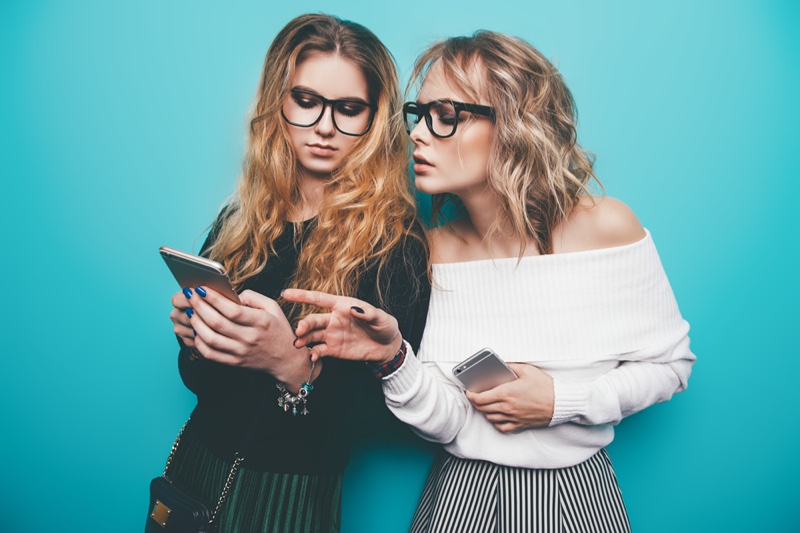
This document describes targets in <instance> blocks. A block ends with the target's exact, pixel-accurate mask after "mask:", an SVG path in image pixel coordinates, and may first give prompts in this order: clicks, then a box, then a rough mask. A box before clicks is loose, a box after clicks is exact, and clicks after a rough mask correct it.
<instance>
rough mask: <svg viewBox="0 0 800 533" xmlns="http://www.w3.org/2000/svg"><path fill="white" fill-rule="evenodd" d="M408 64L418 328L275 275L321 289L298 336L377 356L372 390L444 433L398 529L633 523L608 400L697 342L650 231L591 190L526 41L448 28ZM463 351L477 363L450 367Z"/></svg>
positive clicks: (666, 382) (316, 344) (559, 83)
mask: <svg viewBox="0 0 800 533" xmlns="http://www.w3.org/2000/svg"><path fill="white" fill-rule="evenodd" d="M413 79H415V80H420V81H421V82H422V83H421V87H420V88H419V96H418V100H417V101H415V102H407V103H406V104H405V105H404V109H403V111H404V116H405V120H406V125H407V129H408V131H409V133H410V136H411V141H412V143H413V144H414V172H415V178H416V185H417V188H418V189H419V190H421V191H423V192H426V193H428V194H431V195H433V206H434V216H433V218H434V221H435V222H436V223H437V224H438V226H439V227H437V228H435V229H434V230H433V231H431V233H430V239H431V258H432V279H433V291H432V294H431V300H430V309H429V313H428V318H427V322H426V324H425V333H424V336H423V339H422V343H421V347H420V349H419V351H418V352H417V355H416V357H414V356H412V355H411V351H410V350H408V351H407V353H406V355H405V357H400V358H399V359H402V361H400V360H398V358H397V357H395V355H394V354H395V353H396V352H397V345H398V343H401V342H402V340H401V339H402V334H401V333H400V331H399V330H398V328H397V321H396V319H395V318H394V317H391V316H390V315H388V314H387V313H386V312H385V311H383V310H380V309H377V308H375V307H372V306H370V305H368V304H367V303H365V302H359V301H358V300H356V299H353V298H347V297H341V296H333V295H329V294H325V293H320V292H313V291H304V290H295V289H290V290H287V291H284V298H286V299H287V300H291V301H294V302H303V303H306V304H313V305H317V306H320V307H325V308H329V309H330V312H327V313H321V314H313V315H309V316H307V317H306V318H304V319H303V320H301V321H300V323H299V324H298V327H297V329H296V330H295V332H296V333H297V335H298V336H299V339H298V343H297V344H298V345H301V344H302V345H307V346H311V345H312V344H313V348H312V357H314V358H316V357H318V356H334V357H340V358H344V359H362V360H368V361H373V362H375V363H376V364H377V363H382V362H383V361H387V360H389V361H392V365H391V371H390V372H387V373H386V375H385V376H384V377H383V391H384V394H385V396H386V403H387V405H388V406H389V408H390V409H391V410H392V411H393V412H394V413H395V415H396V416H397V417H398V418H399V419H401V420H403V421H404V422H406V423H408V424H410V425H411V426H412V427H413V429H414V430H415V431H416V432H417V433H418V434H419V435H421V436H422V437H423V438H425V439H428V440H431V441H434V442H438V443H441V444H443V445H444V452H443V453H442V454H441V456H440V457H439V458H438V459H437V461H436V463H435V464H434V466H433V469H432V470H431V473H430V475H429V478H428V481H427V484H426V486H425V489H424V491H423V494H422V496H421V498H420V501H419V504H418V507H417V511H416V514H415V516H414V519H413V524H412V527H411V530H412V531H414V532H450V531H470V532H473V533H480V532H497V531H501V532H523V531H529V532H534V531H535V532H561V531H604V532H605V531H630V525H629V522H628V517H627V512H626V510H625V505H624V503H623V500H622V497H621V491H620V488H619V485H618V483H617V478H616V475H615V474H614V470H613V467H612V466H611V462H610V460H609V457H608V454H607V453H606V451H605V446H607V445H608V444H609V443H611V441H612V440H613V437H614V426H615V425H616V424H617V423H619V421H620V420H621V419H622V418H623V417H625V416H628V415H631V414H633V413H636V412H638V411H640V410H642V409H644V408H646V407H648V406H650V405H652V404H654V403H656V402H663V401H666V400H668V399H670V398H671V397H672V395H673V394H675V393H677V392H680V391H682V390H684V389H685V388H686V386H687V381H688V378H689V374H690V372H691V367H692V364H693V362H694V360H695V356H694V355H693V354H692V352H691V351H690V349H689V338H688V330H689V326H688V324H687V323H686V321H685V320H683V318H682V317H681V315H680V312H679V310H678V306H677V304H676V302H675V298H674V296H673V294H672V290H671V288H670V286H669V282H668V280H667V278H666V275H665V273H664V270H663V268H662V266H661V263H660V261H659V258H658V254H657V252H656V249H655V246H654V244H653V240H652V238H651V236H650V233H649V232H647V231H646V230H645V229H644V228H643V227H642V226H641V225H640V223H639V221H638V219H637V218H636V216H635V215H634V214H633V212H632V211H631V210H630V209H629V208H628V207H627V206H626V205H625V204H623V203H622V202H620V201H617V200H614V199H612V198H608V197H601V196H593V195H592V194H591V188H592V187H591V182H592V181H593V180H595V181H596V179H595V175H594V171H593V165H592V159H591V158H590V156H589V154H588V153H587V152H586V151H585V150H584V149H583V148H582V147H581V146H580V144H578V142H577V134H576V118H575V115H576V111H575V106H574V103H573V99H572V95H571V93H570V91H569V89H568V88H567V86H566V84H565V83H564V80H563V78H562V77H561V75H560V74H559V73H558V71H557V70H556V69H555V67H554V66H553V65H552V64H551V63H550V62H549V61H548V60H547V59H546V58H545V57H544V56H543V55H542V54H541V53H540V52H539V51H538V50H536V49H535V48H534V47H533V46H531V45H530V44H528V43H526V42H525V41H523V40H521V39H517V38H514V37H510V36H507V35H503V34H498V33H494V32H488V31H480V32H477V33H475V34H474V35H472V36H470V37H457V38H452V39H448V40H446V41H444V42H441V43H438V44H436V45H434V46H433V47H431V48H430V49H429V50H427V51H426V52H425V53H423V55H422V56H421V57H420V58H419V59H418V61H417V63H416V66H415V70H414V78H413ZM596 185H597V186H599V183H597V184H596ZM451 200H452V201H453V202H454V203H455V214H456V217H454V218H453V219H452V220H449V219H448V217H446V216H443V214H444V212H443V211H442V210H441V208H442V206H443V205H444V204H445V203H447V202H448V201H451ZM449 213H452V211H450V212H448V214H449ZM486 347H489V348H491V349H492V350H493V351H494V352H496V354H499V355H500V357H502V358H503V359H505V360H506V361H511V362H512V363H510V364H509V365H508V366H509V367H510V369H511V370H510V371H509V370H507V369H506V370H504V369H505V365H504V364H503V363H502V361H499V362H498V360H497V359H493V358H492V356H491V354H490V353H489V352H490V350H487V349H486ZM471 354H475V357H474V358H471V357H470V355H471ZM468 358H469V359H471V361H470V362H466V361H465V360H467V359H468ZM477 360H481V361H493V364H492V365H489V366H484V367H483V368H484V369H485V370H484V372H485V373H483V374H478V375H473V376H472V379H467V378H465V377H464V376H465V375H467V374H473V372H476V370H474V369H473V368H472V367H471V365H472V364H473V363H474V362H475V361H477ZM475 368H479V367H475ZM494 370H497V373H493V372H494Z"/></svg>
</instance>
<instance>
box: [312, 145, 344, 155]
mask: <svg viewBox="0 0 800 533" xmlns="http://www.w3.org/2000/svg"><path fill="white" fill-rule="evenodd" d="M306 146H308V150H309V152H311V153H312V154H314V155H317V156H320V157H330V156H332V155H333V154H334V153H336V151H337V150H338V148H335V147H333V146H331V145H329V144H319V143H314V144H308V145H306Z"/></svg>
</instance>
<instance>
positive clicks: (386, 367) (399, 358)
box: [367, 341, 406, 379]
mask: <svg viewBox="0 0 800 533" xmlns="http://www.w3.org/2000/svg"><path fill="white" fill-rule="evenodd" d="M405 360H406V341H403V343H402V344H401V345H400V351H399V352H397V355H395V356H394V358H392V359H391V360H390V361H386V362H385V363H380V364H379V363H373V362H368V363H367V364H368V365H369V367H370V369H371V370H372V374H373V375H374V376H375V377H376V378H378V379H383V378H385V377H386V376H389V375H391V374H393V373H394V371H395V370H397V369H398V368H400V367H401V366H403V361H405Z"/></svg>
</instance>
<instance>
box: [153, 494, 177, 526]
mask: <svg viewBox="0 0 800 533" xmlns="http://www.w3.org/2000/svg"><path fill="white" fill-rule="evenodd" d="M171 512H172V509H170V508H169V507H167V506H166V505H164V504H163V503H161V502H160V501H159V500H156V503H155V505H153V512H151V513H150V518H152V519H153V520H155V521H156V523H158V525H160V526H161V527H166V525H167V520H169V514H170V513H171Z"/></svg>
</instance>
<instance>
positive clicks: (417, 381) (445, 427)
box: [383, 352, 470, 444]
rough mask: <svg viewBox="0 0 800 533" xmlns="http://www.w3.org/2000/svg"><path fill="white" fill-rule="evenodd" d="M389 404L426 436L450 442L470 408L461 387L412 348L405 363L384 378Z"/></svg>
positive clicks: (420, 434)
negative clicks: (424, 360)
mask: <svg viewBox="0 0 800 533" xmlns="http://www.w3.org/2000/svg"><path fill="white" fill-rule="evenodd" d="M383 393H384V395H385V396H386V405H387V406H388V407H389V409H390V410H391V411H392V412H393V413H394V415H395V416H396V417H397V418H399V419H400V420H402V421H403V422H405V423H406V424H408V425H410V426H411V428H412V429H413V431H414V432H415V433H416V434H417V435H419V436H420V437H422V438H423V439H425V440H428V441H431V442H438V443H440V444H447V443H449V442H451V441H452V440H453V439H455V438H456V436H457V435H458V433H459V431H461V428H462V427H463V426H464V423H465V422H466V418H467V411H468V410H469V408H470V405H469V402H468V401H467V397H466V396H465V395H464V393H463V392H462V391H461V389H460V388H459V387H458V386H457V385H455V384H454V383H453V382H451V381H450V380H448V379H447V377H446V376H445V375H444V374H443V373H442V371H441V370H440V369H439V367H438V366H436V365H435V364H429V363H422V362H421V361H420V360H419V359H417V357H416V356H415V355H414V354H413V353H412V352H409V353H408V354H407V355H406V359H405V361H404V362H403V365H402V366H401V367H400V368H398V369H397V370H396V371H395V372H393V373H392V374H390V375H389V376H387V377H385V378H384V379H383Z"/></svg>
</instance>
